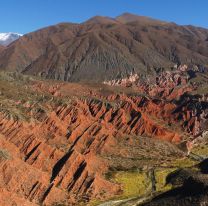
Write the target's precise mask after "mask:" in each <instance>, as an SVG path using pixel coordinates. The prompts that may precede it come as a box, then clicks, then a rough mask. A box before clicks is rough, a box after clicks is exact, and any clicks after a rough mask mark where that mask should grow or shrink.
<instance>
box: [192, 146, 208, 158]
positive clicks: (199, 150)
mask: <svg viewBox="0 0 208 206" xmlns="http://www.w3.org/2000/svg"><path fill="white" fill-rule="evenodd" d="M192 152H193V153H194V154H196V155H199V156H208V145H207V144H205V145H203V146H200V147H196V148H194V149H193V150H192Z"/></svg>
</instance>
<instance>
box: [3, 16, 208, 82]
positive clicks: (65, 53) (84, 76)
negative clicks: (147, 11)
mask: <svg viewBox="0 0 208 206" xmlns="http://www.w3.org/2000/svg"><path fill="white" fill-rule="evenodd" d="M175 64H178V65H179V64H188V65H204V66H206V65H208V30H207V29H204V28H199V27H194V26H179V25H177V24H175V23H168V22H164V21H159V20H154V19H151V18H148V17H143V16H137V15H133V14H128V13H125V14H123V15H121V16H119V17H117V18H109V17H102V16H96V17H93V18H91V19H89V20H87V21H86V22H84V23H81V24H74V23H60V24H57V25H54V26H50V27H47V28H43V29H40V30H38V31H35V32H32V33H29V34H26V35H24V36H23V37H21V38H19V39H18V40H17V41H15V42H13V43H12V44H10V45H8V46H7V47H6V48H5V49H4V50H3V51H2V52H1V53H0V70H7V71H18V72H20V73H23V74H32V75H36V76H42V77H45V78H50V79H57V80H64V81H96V82H100V81H104V80H111V79H115V78H121V77H126V76H128V75H129V74H131V73H137V74H139V75H145V74H147V73H154V72H155V69H156V68H162V67H164V68H172V67H173V66H174V65H175Z"/></svg>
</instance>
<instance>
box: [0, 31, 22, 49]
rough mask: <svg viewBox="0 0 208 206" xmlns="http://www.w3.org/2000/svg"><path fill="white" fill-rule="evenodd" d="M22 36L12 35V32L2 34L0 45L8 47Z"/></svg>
mask: <svg viewBox="0 0 208 206" xmlns="http://www.w3.org/2000/svg"><path fill="white" fill-rule="evenodd" d="M21 36H22V34H18V33H12V32H8V33H0V45H2V46H8V45H9V44H11V43H12V42H13V41H15V40H17V39H19V38H20V37H21Z"/></svg>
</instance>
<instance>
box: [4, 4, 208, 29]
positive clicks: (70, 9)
mask: <svg viewBox="0 0 208 206" xmlns="http://www.w3.org/2000/svg"><path fill="white" fill-rule="evenodd" d="M207 9H208V0H0V16H1V18H0V32H10V31H11V32H19V33H27V32H30V31H34V30H37V29H39V28H42V27H45V26H48V25H53V24H56V23H60V22H83V21H85V20H86V19H88V18H90V17H92V16H95V15H103V16H110V17H115V16H118V15H120V14H122V13H124V12H129V13H134V14H138V15H144V16H150V17H153V18H157V19H161V20H166V21H172V22H176V23H178V24H193V25H197V26H201V27H206V28H208V11H207Z"/></svg>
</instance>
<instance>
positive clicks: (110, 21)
mask: <svg viewBox="0 0 208 206" xmlns="http://www.w3.org/2000/svg"><path fill="white" fill-rule="evenodd" d="M84 23H88V24H89V23H90V24H91V23H92V24H96V23H98V24H100V23H101V24H115V23H118V22H117V21H116V20H115V19H113V18H110V17H106V16H94V17H92V18H90V19H89V20H87V21H86V22H84Z"/></svg>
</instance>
